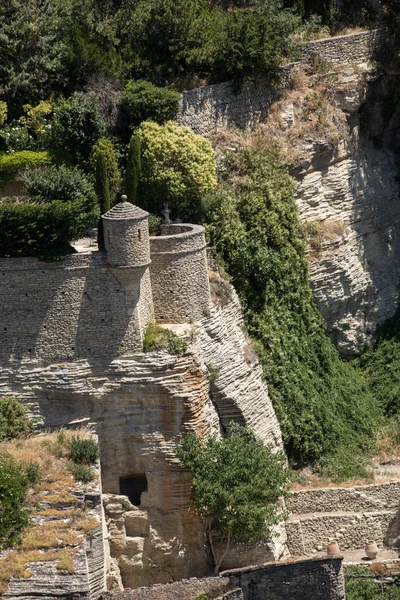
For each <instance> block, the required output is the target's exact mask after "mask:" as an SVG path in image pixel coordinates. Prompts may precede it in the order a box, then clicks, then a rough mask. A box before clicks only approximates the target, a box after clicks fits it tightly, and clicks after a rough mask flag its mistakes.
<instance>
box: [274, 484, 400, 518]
mask: <svg viewBox="0 0 400 600" xmlns="http://www.w3.org/2000/svg"><path fill="white" fill-rule="evenodd" d="M399 504H400V481H391V482H388V483H376V484H371V485H363V486H361V485H360V486H355V487H348V488H345V487H336V488H321V489H314V490H299V491H296V492H293V493H292V494H291V496H290V497H289V498H288V499H287V500H286V507H287V509H288V510H290V512H292V513H298V514H304V513H312V512H317V511H319V512H323V511H329V512H332V511H335V510H337V511H372V510H375V509H386V508H397V507H398V505H399Z"/></svg>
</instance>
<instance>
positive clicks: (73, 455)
mask: <svg viewBox="0 0 400 600" xmlns="http://www.w3.org/2000/svg"><path fill="white" fill-rule="evenodd" d="M99 456H100V450H99V446H98V444H97V442H95V441H94V440H91V439H83V438H79V437H76V436H74V437H73V438H72V440H71V445H70V449H69V458H70V459H71V460H72V461H73V462H74V463H77V464H86V465H90V464H91V463H95V462H96V461H97V459H98V458H99Z"/></svg>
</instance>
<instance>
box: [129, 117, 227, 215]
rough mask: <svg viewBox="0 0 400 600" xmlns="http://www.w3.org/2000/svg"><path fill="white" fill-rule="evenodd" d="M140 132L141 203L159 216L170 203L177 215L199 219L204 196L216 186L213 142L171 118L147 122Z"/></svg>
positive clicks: (143, 124)
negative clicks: (169, 119) (159, 122)
mask: <svg viewBox="0 0 400 600" xmlns="http://www.w3.org/2000/svg"><path fill="white" fill-rule="evenodd" d="M137 133H138V136H139V137H140V141H141V144H142V173H141V191H142V199H141V200H142V203H139V204H140V206H142V207H143V208H144V209H145V210H148V211H149V212H151V213H153V214H156V215H158V214H159V213H160V212H161V210H162V208H163V205H164V203H165V202H168V203H169V205H170V206H171V208H172V210H173V216H174V218H176V217H179V218H181V219H184V220H185V221H189V222H190V220H192V221H194V222H196V221H199V220H200V219H201V214H202V207H201V200H202V197H203V195H204V194H206V193H207V192H211V191H212V190H213V189H214V188H215V187H216V185H217V178H216V167H215V152H214V150H213V147H212V145H211V144H210V142H209V141H208V140H206V139H204V138H203V137H201V136H200V135H196V134H195V133H193V132H192V131H191V130H190V129H189V128H188V127H181V126H179V125H177V124H176V123H173V122H172V121H169V122H168V123H165V124H164V125H157V123H152V122H151V121H146V122H145V123H142V124H141V126H140V127H139V129H138V131H137Z"/></svg>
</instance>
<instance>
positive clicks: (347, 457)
mask: <svg viewBox="0 0 400 600" xmlns="http://www.w3.org/2000/svg"><path fill="white" fill-rule="evenodd" d="M315 471H316V473H318V474H319V475H320V476H321V477H324V478H327V479H329V480H331V481H333V482H335V483H341V482H342V481H345V480H346V479H373V475H372V465H371V463H370V461H369V460H368V458H367V457H366V456H365V455H364V454H363V453H362V452H360V449H359V448H357V446H354V445H353V444H351V442H350V441H348V445H347V446H345V447H344V446H339V447H338V448H336V449H335V450H334V451H332V452H331V453H330V454H329V455H327V456H324V457H322V458H321V459H320V460H319V461H317V463H316V465H315Z"/></svg>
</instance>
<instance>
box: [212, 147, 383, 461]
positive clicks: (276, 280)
mask: <svg viewBox="0 0 400 600" xmlns="http://www.w3.org/2000/svg"><path fill="white" fill-rule="evenodd" d="M228 168H229V170H230V172H234V174H235V181H236V182H228V183H227V184H226V185H225V186H224V187H223V189H221V190H220V191H219V192H218V193H217V194H215V195H214V198H213V199H212V201H211V208H210V212H209V214H208V223H207V231H208V236H209V238H210V241H211V244H212V246H213V248H214V250H215V252H216V254H217V256H218V257H219V260H220V261H221V262H222V264H223V266H224V268H225V270H226V271H227V272H228V274H229V275H230V276H231V278H232V283H233V284H234V286H235V288H236V289H237V291H238V292H239V294H240V297H241V300H242V304H243V306H244V310H245V316H246V323H247V327H248V331H249V334H250V336H251V337H252V338H254V339H255V340H256V342H257V349H258V354H259V357H260V360H261V364H262V367H263V372H264V376H265V379H266V381H267V383H268V388H269V393H270V395H271V398H272V400H273V403H274V406H275V410H276V412H277V416H278V419H279V421H280V424H281V427H282V432H283V437H284V442H285V446H286V451H287V453H288V455H289V457H290V459H291V461H292V462H293V463H294V464H297V465H301V464H304V463H307V462H309V461H318V460H319V459H321V457H323V456H325V457H327V456H332V457H334V456H335V453H336V452H337V449H338V447H341V446H343V447H345V448H347V449H352V451H350V457H349V454H346V460H347V461H349V460H351V457H352V456H353V457H354V460H355V461H356V460H357V457H358V456H359V455H360V453H362V452H364V451H366V450H368V448H369V446H370V444H371V437H372V433H373V432H374V430H375V427H376V425H377V422H378V421H379V419H380V414H381V412H380V409H379V405H378V403H377V402H376V401H375V399H374V397H373V394H371V392H370V390H369V388H368V385H367V383H366V381H365V380H364V378H363V376H362V374H361V373H360V372H359V371H357V370H356V369H354V367H353V366H352V365H351V364H349V363H346V362H344V361H343V360H342V359H341V358H340V357H339V355H338V353H337V351H336V349H335V348H334V346H333V345H332V343H331V342H330V340H329V338H328V337H327V335H326V333H325V329H324V326H323V323H322V318H321V315H320V313H319V311H318V310H317V308H316V306H315V305H314V303H313V300H312V295H311V290H310V285H309V272H308V263H307V261H306V259H305V256H304V250H305V245H306V236H305V232H304V229H303V227H302V226H301V225H300V222H299V219H298V214H297V209H296V204H295V201H294V196H293V192H294V182H293V180H292V179H291V177H290V176H289V173H288V170H287V168H286V166H285V165H284V164H283V162H282V159H281V157H280V155H279V152H278V150H277V149H276V148H274V147H273V146H272V145H269V146H268V144H264V145H263V146H262V147H258V148H257V149H255V148H253V147H250V148H247V149H244V150H242V151H240V152H239V154H238V155H237V156H236V158H233V159H232V160H231V163H230V164H229V161H228ZM232 180H233V178H232ZM334 460H336V458H335V459H334ZM324 468H325V469H327V468H328V467H327V465H326V462H325V464H324ZM346 470H349V469H348V466H347V468H346Z"/></svg>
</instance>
